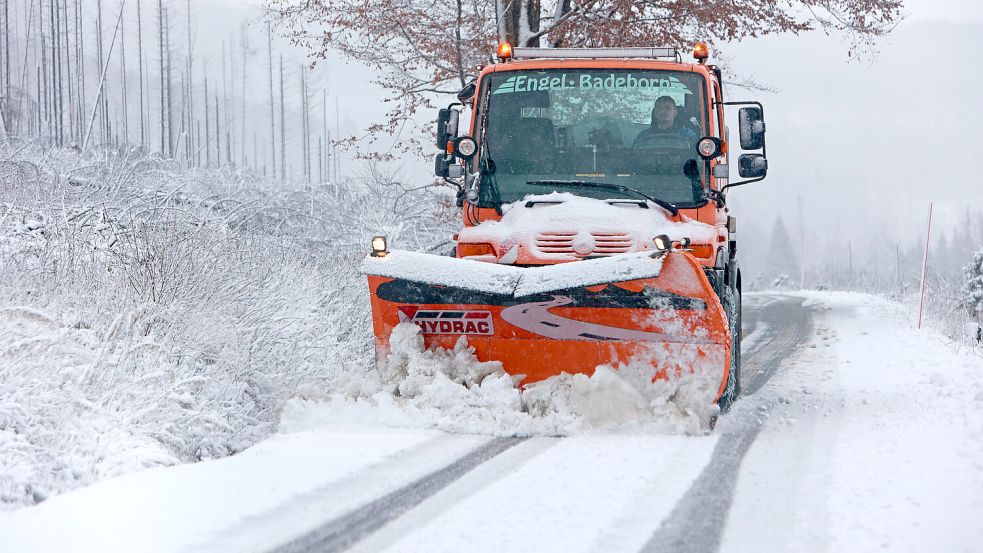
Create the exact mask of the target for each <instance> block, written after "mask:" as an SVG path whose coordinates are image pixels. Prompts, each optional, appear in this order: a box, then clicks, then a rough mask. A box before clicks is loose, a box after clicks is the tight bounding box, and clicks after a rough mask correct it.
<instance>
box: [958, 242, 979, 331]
mask: <svg viewBox="0 0 983 553" xmlns="http://www.w3.org/2000/svg"><path fill="white" fill-rule="evenodd" d="M963 271H964V273H965V275H966V280H965V283H964V284H963V289H962V300H963V305H964V306H965V307H966V309H967V310H969V314H970V315H972V316H973V317H975V318H976V319H978V320H979V319H981V318H983V248H981V249H980V250H979V251H978V252H976V253H975V254H973V260H972V261H971V262H970V263H969V265H966V267H965V268H964V269H963Z"/></svg>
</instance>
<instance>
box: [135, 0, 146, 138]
mask: <svg viewBox="0 0 983 553" xmlns="http://www.w3.org/2000/svg"><path fill="white" fill-rule="evenodd" d="M142 4H143V2H142V1H140V0H137V60H138V63H137V65H138V66H139V67H140V69H139V71H140V147H141V148H144V147H146V144H147V128H146V126H145V125H144V121H145V117H144V98H143V78H144V77H143V10H142V9H141V8H140V6H141V5H142Z"/></svg>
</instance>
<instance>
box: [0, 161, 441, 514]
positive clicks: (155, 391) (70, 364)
mask: <svg viewBox="0 0 983 553" xmlns="http://www.w3.org/2000/svg"><path fill="white" fill-rule="evenodd" d="M279 186H280V185H278V184H277V183H271V182H264V181H263V180H261V179H257V178H255V177H252V176H250V175H244V174H240V173H237V172H234V171H231V170H228V169H215V170H184V169H182V168H181V167H180V166H178V165H177V164H175V163H174V162H172V161H169V160H164V159H160V158H157V157H153V156H147V155H145V154H142V153H140V152H137V151H134V150H127V151H115V150H99V151H92V152H87V153H85V154H79V153H77V152H75V151H72V150H67V149H63V150H46V149H40V148H37V147H35V146H33V145H31V144H29V143H27V144H25V143H9V142H8V143H0V282H3V286H0V507H3V506H7V507H10V506H12V505H16V504H29V503H31V502H36V501H39V500H42V499H44V498H45V497H47V496H49V495H51V494H53V493H58V492H61V491H64V490H67V489H71V488H73V487H77V486H81V485H84V484H87V483H90V482H92V481H94V480H96V479H99V478H102V477H106V476H111V475H115V474H119V473H121V472H125V471H127V470H132V469H134V468H138V467H143V466H151V465H158V464H172V463H178V462H184V461H191V460H196V459H201V458H207V457H216V456H222V455H227V454H229V453H232V452H236V451H239V450H241V449H243V448H245V447H247V446H248V445H250V444H252V443H254V442H255V441H257V440H258V439H261V438H262V437H264V436H265V435H266V434H268V433H269V432H270V431H271V430H272V428H273V425H274V424H275V420H274V419H275V413H276V412H277V410H278V408H279V407H280V406H281V405H282V404H283V402H284V400H285V399H286V398H287V397H289V396H290V394H292V393H293V392H294V390H295V389H296V388H297V386H298V385H299V384H301V383H304V384H307V385H314V386H318V385H324V384H326V383H328V382H330V381H331V380H333V379H334V378H336V377H337V376H338V375H339V373H341V372H344V371H357V370H365V369H366V367H369V366H371V356H372V349H371V324H370V320H369V316H370V315H369V309H368V297H367V290H366V286H365V283H364V280H363V278H362V277H360V276H359V275H357V274H356V267H357V264H358V261H359V260H360V259H361V257H362V256H363V255H364V253H365V251H366V250H367V248H368V238H369V237H371V236H372V235H373V234H379V233H385V234H387V235H389V236H390V240H391V242H392V243H395V244H397V245H399V246H401V247H405V248H408V249H433V248H437V247H439V246H440V245H441V244H442V243H446V241H447V240H448V237H449V235H450V232H451V228H450V226H449V223H451V222H452V221H453V217H452V215H451V212H452V210H450V209H447V207H448V202H447V199H446V197H444V196H442V195H438V194H431V193H427V192H425V191H422V192H407V191H405V190H404V189H402V188H401V187H400V186H399V185H398V184H397V183H395V182H393V179H392V178H391V177H389V176H388V175H384V174H382V173H380V171H378V170H377V169H376V168H369V169H367V170H366V172H365V173H364V174H363V175H360V176H359V177H358V178H355V179H351V180H350V181H349V182H346V183H345V184H344V185H335V184H326V185H321V186H313V187H311V186H308V187H304V188H294V189H289V190H287V189H282V188H280V187H279Z"/></svg>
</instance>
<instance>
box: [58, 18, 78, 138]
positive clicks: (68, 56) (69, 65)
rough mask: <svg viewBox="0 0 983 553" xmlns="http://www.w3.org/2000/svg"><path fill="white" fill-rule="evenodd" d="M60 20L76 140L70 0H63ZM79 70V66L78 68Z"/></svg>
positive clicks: (71, 126)
mask: <svg viewBox="0 0 983 553" xmlns="http://www.w3.org/2000/svg"><path fill="white" fill-rule="evenodd" d="M59 20H60V21H61V24H62V30H64V32H65V34H64V35H63V36H64V37H65V38H64V48H63V50H64V54H63V55H64V56H65V74H66V75H65V81H67V86H66V87H65V88H66V89H67V90H68V102H67V104H68V136H69V138H70V140H72V141H75V140H77V139H78V134H77V133H76V130H75V95H74V93H73V90H74V83H75V81H74V80H73V79H72V49H71V44H70V41H69V38H68V37H69V32H68V0H61V15H60V16H59ZM76 71H78V68H76Z"/></svg>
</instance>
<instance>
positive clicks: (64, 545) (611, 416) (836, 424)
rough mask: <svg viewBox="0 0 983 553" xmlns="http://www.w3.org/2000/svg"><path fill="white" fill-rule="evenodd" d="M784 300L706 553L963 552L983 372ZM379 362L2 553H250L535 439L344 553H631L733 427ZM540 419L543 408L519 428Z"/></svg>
mask: <svg viewBox="0 0 983 553" xmlns="http://www.w3.org/2000/svg"><path fill="white" fill-rule="evenodd" d="M801 296H803V297H805V298H806V299H808V302H809V306H810V309H812V310H813V313H814V315H815V334H814V336H812V338H811V340H810V342H809V343H808V344H807V346H806V347H805V348H803V350H800V352H799V353H798V354H796V355H795V356H793V358H791V359H788V360H786V361H785V362H784V364H783V367H782V368H781V369H780V370H779V371H778V372H777V374H776V376H774V377H773V378H772V379H771V380H769V381H768V382H767V383H766V385H765V386H764V388H763V389H762V390H761V391H759V392H758V393H757V394H754V395H751V396H747V397H745V398H743V399H742V400H741V401H740V402H738V404H737V405H736V406H735V409H736V410H737V412H738V413H740V412H745V413H755V412H757V413H762V414H766V415H767V418H766V420H765V423H764V426H763V429H762V431H761V433H760V435H759V436H758V438H757V439H756V441H755V442H754V443H753V444H752V446H751V449H750V450H749V452H748V454H747V456H746V457H745V459H744V460H743V462H742V464H741V468H740V473H739V477H738V480H737V486H736V491H735V497H734V501H733V505H732V506H731V509H730V514H729V518H728V520H727V522H726V526H725V528H724V534H723V542H722V544H721V551H728V552H729V551H738V552H741V551H820V552H821V551H830V552H834V551H835V552H842V551H847V552H853V551H856V552H867V551H875V550H877V551H892V552H908V551H910V552H922V551H947V552H949V551H954V552H962V551H966V552H970V551H980V546H979V544H980V543H983V525H980V524H979V521H980V520H983V360H981V358H980V357H979V355H978V354H975V353H967V352H965V351H963V352H959V351H956V350H955V349H953V348H952V347H951V346H950V345H946V344H944V343H943V341H942V337H941V336H940V335H939V334H936V333H934V332H931V331H917V330H915V329H914V328H913V327H914V325H913V322H912V319H911V317H910V316H909V315H910V314H909V312H908V310H907V309H905V308H903V307H901V306H898V305H897V304H893V303H890V302H887V301H883V300H880V299H876V298H873V297H870V296H865V295H859V294H848V293H829V292H822V293H819V292H816V293H804V294H801ZM752 297H753V296H752ZM394 342H395V343H394V350H395V351H396V357H395V358H394V362H393V363H392V364H391V365H390V367H389V368H388V369H387V370H386V371H384V372H383V373H379V374H375V375H369V376H366V377H361V378H354V377H353V378H352V380H351V381H350V382H349V383H348V384H347V388H346V389H344V390H341V391H337V392H336V393H330V394H325V393H324V392H323V391H320V390H313V389H312V390H306V391H305V393H304V396H305V397H298V398H296V399H294V400H292V401H291V402H289V403H288V404H287V406H286V408H285V410H284V411H283V413H282V414H281V423H280V433H279V434H278V435H276V436H274V437H273V438H271V439H269V440H267V441H265V442H263V443H261V444H259V445H257V446H254V447H253V448H250V449H249V450H247V451H245V452H244V453H241V454H238V455H235V456H233V457H230V458H226V459H220V460H212V461H205V462H201V463H197V464H193V465H182V466H177V467H160V468H153V469H148V470H144V471H142V472H138V473H134V474H129V475H126V476H123V477H119V478H114V479H110V480H104V481H101V482H99V483H97V484H95V485H93V486H90V487H87V488H83V489H81V490H77V491H75V492H70V493H66V494H64V495H61V496H57V497H53V498H51V499H49V500H47V501H45V502H43V503H41V504H39V505H37V506H33V507H27V508H23V509H20V510H16V511H13V512H9V513H2V514H0V551H18V552H19V551H66V550H71V551H148V552H156V551H162V552H163V551H261V550H263V549H264V548H268V547H270V546H272V545H276V544H278V543H283V542H284V541H285V540H288V539H290V537H293V536H294V535H296V533H298V532H301V531H303V528H304V527H305V525H313V524H315V519H316V518H317V516H318V515H323V516H324V517H325V518H327V519H330V518H332V517H335V516H337V515H338V514H340V513H343V512H345V511H346V510H348V509H351V508H354V507H357V506H359V505H362V504H365V503H366V502H367V501H370V500H371V499H373V498H377V497H382V496H383V495H385V493H388V492H389V491H392V490H394V489H397V488H398V487H399V486H402V485H405V484H406V483H407V482H410V481H413V480H414V479H415V478H418V477H419V476H420V475H422V474H426V473H427V472H428V471H430V470H434V469H436V468H439V467H441V466H444V465H446V464H447V463H448V462H450V461H451V460H453V459H455V458H457V457H459V456H460V455H461V454H462V453H463V452H466V451H468V450H469V449H471V448H473V447H474V446H475V445H477V444H479V443H482V442H484V441H485V440H487V437H482V436H476V435H474V434H475V433H482V432H488V431H492V433H495V432H496V431H500V430H505V429H508V432H507V433H521V432H522V431H537V432H538V434H539V435H538V436H537V437H533V438H532V439H530V440H528V441H526V442H523V443H522V444H519V445H518V446H516V447H514V448H512V449H510V450H508V451H506V452H505V453H503V454H501V455H499V456H498V457H495V458H493V459H492V460H491V461H489V462H487V463H485V464H484V465H481V466H480V467H478V468H476V469H475V470H473V471H471V472H469V473H467V474H466V475H465V476H464V477H463V478H461V479H460V480H458V481H457V482H455V483H454V484H452V485H450V486H448V487H447V488H445V489H444V490H442V491H440V492H438V493H437V494H436V495H434V496H432V497H431V498H430V499H428V500H426V501H424V502H423V503H421V504H420V505H419V506H417V507H416V508H414V509H411V510H410V511H408V512H406V513H405V514H404V515H403V516H401V517H400V518H398V519H396V520H395V521H393V522H392V523H390V524H389V525H387V526H385V527H383V528H382V529H381V530H380V531H379V532H377V533H376V534H374V535H372V536H371V537H370V538H368V539H367V540H365V541H364V542H361V543H360V544H358V545H357V546H356V549H355V550H356V551H381V550H384V551H460V550H462V549H465V550H469V551H514V550H530V551H532V550H534V551H637V550H639V548H640V547H641V546H642V545H643V544H644V543H645V542H646V540H647V539H648V538H649V537H650V536H651V535H652V533H653V532H654V531H655V529H657V528H658V527H659V524H660V523H661V522H662V521H663V520H664V519H665V518H666V517H667V516H669V514H670V513H671V511H672V508H673V506H674V505H675V504H676V502H677V501H679V498H680V497H681V496H682V495H683V494H684V493H685V491H686V490H687V489H688V488H689V486H690V484H691V483H692V482H693V481H694V480H695V478H696V477H697V476H698V475H699V473H700V471H701V470H702V468H703V467H704V466H705V465H706V464H707V463H708V462H709V459H710V458H711V454H712V452H713V448H714V446H715V445H716V443H717V442H718V441H719V439H721V437H722V435H721V432H722V431H724V430H726V428H727V425H735V424H740V421H741V417H739V416H730V415H728V416H724V417H723V418H722V419H721V422H720V424H719V425H718V430H717V431H716V432H714V433H711V434H709V435H703V434H699V433H697V435H695V436H688V435H681V433H679V432H678V431H677V432H674V431H671V429H670V428H668V427H666V426H665V425H661V426H660V425H654V424H651V423H650V422H647V421H649V419H648V417H649V413H652V414H653V420H654V416H655V414H656V409H657V405H654V404H653V398H657V397H658V395H657V394H655V393H654V392H653V391H651V390H647V389H645V388H644V387H642V388H639V386H638V385H637V383H636V382H635V381H634V380H633V378H632V377H631V376H630V371H624V370H622V371H621V372H616V371H614V370H610V369H602V370H599V371H598V372H597V373H596V374H595V375H594V377H592V378H589V379H588V378H586V377H564V378H558V379H553V380H552V381H548V382H547V383H544V386H543V387H540V388H539V393H540V394H541V397H539V398H535V399H534V396H536V392H535V391H534V390H536V388H535V387H530V388H528V389H526V390H525V391H520V390H517V389H516V388H515V387H514V386H513V385H512V382H511V380H510V379H509V378H508V377H507V376H505V375H503V374H502V373H501V372H500V370H499V368H498V367H496V366H495V364H488V363H484V364H483V363H477V362H475V361H474V360H473V359H472V358H470V357H469V353H468V351H467V349H466V347H464V345H463V343H462V344H460V345H459V347H458V348H457V349H455V350H453V351H435V352H427V351H423V350H422V347H420V341H419V336H418V334H416V333H415V332H413V329H412V328H407V327H400V328H399V329H398V332H397V336H396V337H395V338H394ZM762 343H764V342H762ZM578 390H579V391H578ZM581 393H582V395H579V394H581ZM600 398H604V399H600ZM538 400H546V405H547V407H543V408H542V409H539V410H537V409H536V408H531V407H530V406H531V405H536V401H538ZM646 403H647V405H646ZM585 404H586V406H587V408H586V410H585V408H584V405H585ZM523 405H525V406H526V407H525V409H522V406H523ZM639 417H640V418H641V422H639ZM588 421H590V423H589V424H588ZM626 421H631V422H628V423H626ZM448 431H449V432H469V433H470V434H464V435H462V434H456V433H451V434H448V433H446V432H448ZM550 432H555V433H556V434H562V433H565V432H569V433H570V436H569V437H565V438H557V437H553V434H550ZM543 434H547V435H543ZM278 532H279V533H278Z"/></svg>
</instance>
